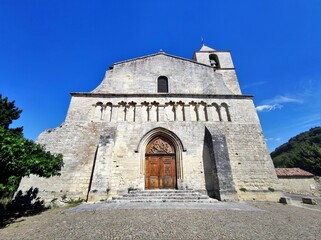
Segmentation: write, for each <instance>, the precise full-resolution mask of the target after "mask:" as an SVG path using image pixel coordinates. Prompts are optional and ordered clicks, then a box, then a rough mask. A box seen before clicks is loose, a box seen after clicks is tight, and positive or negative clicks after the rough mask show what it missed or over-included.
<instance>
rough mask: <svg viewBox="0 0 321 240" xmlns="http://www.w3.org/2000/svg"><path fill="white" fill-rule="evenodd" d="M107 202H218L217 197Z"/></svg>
mask: <svg viewBox="0 0 321 240" xmlns="http://www.w3.org/2000/svg"><path fill="white" fill-rule="evenodd" d="M107 202H110V203H112V202H132V203H135V202H136V203H139V202H198V203H215V202H218V200H217V199H213V198H209V199H158V198H155V199H152V198H151V199H131V200H124V199H123V200H119V199H117V200H108V201H107Z"/></svg>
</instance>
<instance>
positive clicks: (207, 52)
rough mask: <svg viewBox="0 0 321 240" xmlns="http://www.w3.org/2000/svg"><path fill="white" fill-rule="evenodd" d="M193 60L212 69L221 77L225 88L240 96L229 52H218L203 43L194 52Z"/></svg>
mask: <svg viewBox="0 0 321 240" xmlns="http://www.w3.org/2000/svg"><path fill="white" fill-rule="evenodd" d="M193 60H194V61H195V62H198V63H202V64H205V65H208V66H211V67H213V68H214V71H215V72H216V73H218V74H220V75H222V77H223V79H224V82H225V84H226V86H227V87H228V88H229V89H230V90H231V91H232V92H233V93H234V94H241V89H240V86H239V84H238V80H237V76H236V73H235V68H234V64H233V61H232V57H231V52H230V51H227V50H223V51H220V50H219V51H218V50H215V49H213V48H210V47H208V46H206V45H204V43H203V45H202V47H201V49H200V50H199V51H195V52H194V55H193Z"/></svg>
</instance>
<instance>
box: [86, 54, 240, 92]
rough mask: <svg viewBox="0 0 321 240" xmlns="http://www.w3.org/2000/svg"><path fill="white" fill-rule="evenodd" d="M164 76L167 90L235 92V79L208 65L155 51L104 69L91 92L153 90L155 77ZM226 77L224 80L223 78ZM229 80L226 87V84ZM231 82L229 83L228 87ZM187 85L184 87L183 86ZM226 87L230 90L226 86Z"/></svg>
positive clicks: (154, 90) (155, 85) (155, 89)
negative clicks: (153, 53)
mask: <svg viewBox="0 0 321 240" xmlns="http://www.w3.org/2000/svg"><path fill="white" fill-rule="evenodd" d="M160 76H166V77H167V78H168V84H169V93H173V94H175V93H180V94H191V93H193V94H238V93H239V91H236V93H234V92H232V90H233V91H235V89H237V85H238V84H237V80H236V79H235V80H234V79H233V80H231V79H229V78H235V76H233V75H229V74H225V72H221V73H216V72H215V71H214V69H213V68H212V67H211V66H206V65H204V64H198V63H196V62H193V61H190V60H187V59H181V58H176V57H173V56H170V55H166V54H156V55H153V56H149V57H143V58H138V59H135V60H132V61H125V62H120V63H116V64H114V66H113V69H111V70H109V71H107V72H106V75H105V78H104V79H103V81H102V83H101V84H100V85H99V86H98V87H97V88H96V89H95V90H93V91H92V92H93V93H126V94H133V93H149V94H154V93H157V79H158V77H160ZM225 78H227V79H225ZM225 81H226V82H229V86H227V85H226V83H225ZM232 84H234V85H233V86H231V85H232ZM187 86H188V87H187ZM229 87H230V88H231V89H229Z"/></svg>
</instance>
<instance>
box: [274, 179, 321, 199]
mask: <svg viewBox="0 0 321 240" xmlns="http://www.w3.org/2000/svg"><path fill="white" fill-rule="evenodd" d="M279 182H280V185H281V189H282V190H283V191H284V192H288V193H298V194H307V195H311V194H313V193H316V192H317V190H318V189H317V184H316V181H315V180H314V178H313V177H309V178H299V177H297V178H296V177H293V178H279Z"/></svg>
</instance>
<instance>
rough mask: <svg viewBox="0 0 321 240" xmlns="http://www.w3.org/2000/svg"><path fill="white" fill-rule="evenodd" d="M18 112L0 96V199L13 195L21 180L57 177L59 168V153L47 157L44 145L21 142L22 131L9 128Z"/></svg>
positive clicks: (19, 111) (60, 159)
mask: <svg viewBox="0 0 321 240" xmlns="http://www.w3.org/2000/svg"><path fill="white" fill-rule="evenodd" d="M21 112H22V111H21V110H19V109H18V108H17V107H16V106H15V104H14V102H9V101H8V99H7V98H2V96H1V95H0V121H1V122H0V197H2V196H8V195H10V194H11V193H12V192H14V191H15V190H16V189H17V187H18V185H19V182H20V180H21V178H22V177H24V176H28V175H30V174H35V175H38V176H41V177H51V176H53V175H58V174H59V172H60V170H61V167H62V165H63V160H62V155H61V154H51V153H50V152H48V151H46V150H45V148H44V146H42V145H40V144H37V143H34V142H33V141H31V140H28V139H25V138H24V137H23V135H22V128H13V129H10V128H9V125H10V124H11V123H12V121H13V120H16V119H18V118H19V116H20V113H21Z"/></svg>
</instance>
